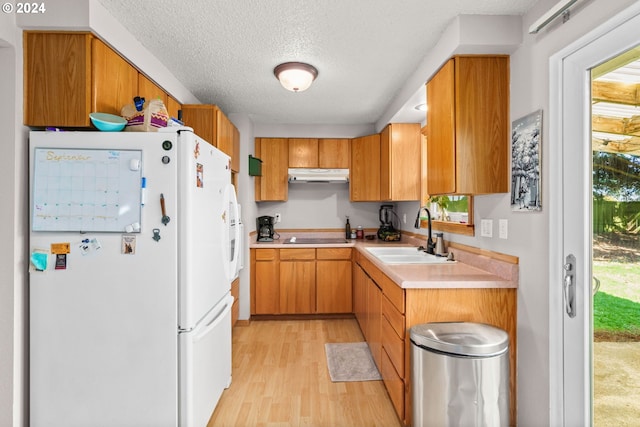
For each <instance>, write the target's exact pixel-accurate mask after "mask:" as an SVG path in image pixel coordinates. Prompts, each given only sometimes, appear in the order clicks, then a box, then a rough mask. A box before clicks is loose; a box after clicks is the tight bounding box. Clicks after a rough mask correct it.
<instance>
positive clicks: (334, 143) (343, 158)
mask: <svg viewBox="0 0 640 427" xmlns="http://www.w3.org/2000/svg"><path fill="white" fill-rule="evenodd" d="M289 167H290V168H323V169H325V168H326V169H347V168H348V167H349V140H348V139H346V138H320V139H317V138H289Z"/></svg>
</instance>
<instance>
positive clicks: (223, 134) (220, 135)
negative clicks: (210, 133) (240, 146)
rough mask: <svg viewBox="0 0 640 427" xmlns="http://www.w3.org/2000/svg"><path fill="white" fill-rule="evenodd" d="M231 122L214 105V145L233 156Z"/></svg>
mask: <svg viewBox="0 0 640 427" xmlns="http://www.w3.org/2000/svg"><path fill="white" fill-rule="evenodd" d="M233 128H234V126H233V123H231V121H230V120H229V119H228V118H227V116H225V115H224V113H223V112H222V110H220V108H218V107H216V147H218V149H219V150H220V151H222V152H223V153H225V154H226V155H228V156H229V157H233Z"/></svg>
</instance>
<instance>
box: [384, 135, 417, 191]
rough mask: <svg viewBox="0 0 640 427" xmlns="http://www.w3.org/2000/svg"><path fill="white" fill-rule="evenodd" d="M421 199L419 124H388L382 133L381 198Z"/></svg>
mask: <svg viewBox="0 0 640 427" xmlns="http://www.w3.org/2000/svg"><path fill="white" fill-rule="evenodd" d="M419 198H420V124H418V123H392V124H389V125H387V126H386V127H385V128H384V129H383V131H382V132H381V134H380V199H381V200H391V201H404V200H418V199H419Z"/></svg>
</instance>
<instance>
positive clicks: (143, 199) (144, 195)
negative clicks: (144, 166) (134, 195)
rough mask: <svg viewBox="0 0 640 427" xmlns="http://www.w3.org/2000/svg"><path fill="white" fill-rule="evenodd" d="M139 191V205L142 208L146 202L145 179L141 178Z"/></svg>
mask: <svg viewBox="0 0 640 427" xmlns="http://www.w3.org/2000/svg"><path fill="white" fill-rule="evenodd" d="M140 187H141V190H140V204H141V205H142V206H144V203H145V201H146V199H147V198H146V195H147V178H146V177H144V176H143V177H142V183H141V185H140Z"/></svg>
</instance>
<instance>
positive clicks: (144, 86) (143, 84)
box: [138, 73, 168, 107]
mask: <svg viewBox="0 0 640 427" xmlns="http://www.w3.org/2000/svg"><path fill="white" fill-rule="evenodd" d="M138 96H140V97H142V98H144V99H145V100H146V102H149V101H151V100H152V99H160V100H161V101H162V102H163V103H164V106H165V107H166V106H167V102H168V95H167V94H166V93H165V91H164V90H162V88H161V87H160V86H158V85H157V84H155V83H154V82H153V81H151V79H149V77H147V76H145V75H144V74H142V73H138Z"/></svg>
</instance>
